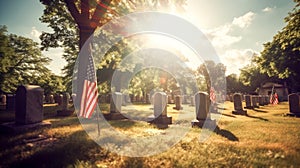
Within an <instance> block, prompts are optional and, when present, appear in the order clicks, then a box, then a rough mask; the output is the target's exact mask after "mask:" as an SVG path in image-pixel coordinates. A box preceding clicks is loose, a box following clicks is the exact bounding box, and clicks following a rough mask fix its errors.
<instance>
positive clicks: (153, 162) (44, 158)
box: [0, 102, 300, 167]
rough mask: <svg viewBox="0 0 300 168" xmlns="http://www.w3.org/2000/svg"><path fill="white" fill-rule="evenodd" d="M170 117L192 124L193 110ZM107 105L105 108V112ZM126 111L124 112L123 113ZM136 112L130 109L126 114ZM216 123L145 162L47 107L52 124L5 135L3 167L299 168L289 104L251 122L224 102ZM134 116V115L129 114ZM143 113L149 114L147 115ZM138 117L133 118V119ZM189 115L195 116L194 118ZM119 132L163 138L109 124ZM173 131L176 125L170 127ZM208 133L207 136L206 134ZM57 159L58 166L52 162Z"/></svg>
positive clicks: (299, 137) (298, 127)
mask: <svg viewBox="0 0 300 168" xmlns="http://www.w3.org/2000/svg"><path fill="white" fill-rule="evenodd" d="M173 106H174V105H169V107H168V112H169V113H168V115H170V116H172V117H173V118H174V119H175V120H177V121H179V120H187V121H188V119H189V118H193V116H194V112H193V109H194V107H190V106H188V105H185V106H183V110H181V111H177V110H174V109H172V107H173ZM107 107H108V105H104V106H103V108H106V109H107ZM149 107H150V106H149V105H137V106H134V109H135V110H136V111H135V112H136V113H138V112H139V113H142V114H141V115H143V117H147V116H148V114H153V110H151V109H150V108H149ZM122 108H123V107H122ZM130 108H131V109H132V108H133V107H130V106H127V107H124V108H123V109H124V110H125V111H126V109H130ZM224 108H225V110H222V111H221V112H222V114H224V115H222V117H221V118H220V119H219V120H218V127H219V130H218V131H217V130H215V131H213V132H212V134H211V136H210V137H209V138H208V139H207V140H206V141H203V142H200V141H199V136H200V134H201V133H202V131H204V130H203V129H201V128H191V129H190V131H189V132H188V133H187V134H186V136H185V137H184V138H183V139H182V140H180V142H179V143H178V144H176V145H175V146H173V147H172V148H171V149H170V150H168V151H166V152H163V153H160V154H157V155H154V156H150V157H141V158H130V157H124V156H118V155H117V154H116V153H111V152H109V151H107V150H105V149H103V148H101V147H99V146H98V145H97V144H96V143H95V142H94V141H92V140H91V139H90V138H89V136H88V135H87V134H86V132H85V131H84V130H83V129H82V126H81V125H80V123H79V121H78V119H77V117H76V115H73V116H70V117H57V116H56V115H55V114H56V107H55V106H47V107H45V115H46V116H45V119H46V120H47V121H49V122H51V123H52V126H51V127H50V128H42V129H37V130H33V131H31V132H27V133H22V134H17V135H14V134H12V135H11V134H3V135H1V138H0V142H1V144H0V145H1V146H0V147H1V148H0V151H1V152H0V160H1V163H0V165H3V166H17V167H18V166H19V167H24V166H31V167H32V166H35V167H43V166H44V167H67V166H75V167H76V166H77V167H272V166H273V167H290V166H293V167H299V166H300V144H299V142H300V118H293V117H284V116H283V115H282V114H283V113H286V112H288V104H287V103H286V102H283V103H280V104H279V105H276V106H273V105H268V106H263V107H260V108H259V109H254V110H249V109H247V112H248V116H240V115H233V114H232V113H231V112H232V110H233V104H232V103H231V102H225V104H224ZM130 112H134V111H129V113H130ZM143 112H144V113H145V114H143ZM133 114H135V113H132V115H133ZM190 114H191V115H190ZM0 117H1V120H0V121H1V122H3V121H4V120H11V117H12V114H11V113H7V112H4V111H1V114H0ZM109 123H110V124H111V125H112V126H113V127H114V128H115V129H116V130H118V131H120V132H121V133H123V134H127V135H130V136H136V137H140V136H141V137H143V136H145V137H146V136H155V135H157V134H161V133H162V132H164V131H165V130H164V129H159V128H157V127H155V126H154V125H151V124H148V123H147V122H144V121H130V120H123V121H109ZM171 126H172V125H171ZM206 131H209V130H206ZM38 135H43V136H45V137H48V139H47V140H46V141H41V142H33V143H32V144H28V143H25V142H24V140H26V139H30V138H34V137H37V136H38ZM49 158H56V159H54V160H56V162H54V161H53V159H49Z"/></svg>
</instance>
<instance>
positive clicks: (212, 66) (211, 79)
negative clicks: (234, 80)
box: [196, 61, 226, 92]
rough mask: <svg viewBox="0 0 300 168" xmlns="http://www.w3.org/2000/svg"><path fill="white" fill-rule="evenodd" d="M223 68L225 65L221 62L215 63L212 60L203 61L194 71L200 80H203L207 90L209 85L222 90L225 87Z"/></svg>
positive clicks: (224, 68)
mask: <svg viewBox="0 0 300 168" xmlns="http://www.w3.org/2000/svg"><path fill="white" fill-rule="evenodd" d="M225 70H226V67H225V65H224V64H222V63H218V64H216V63H215V62H214V61H205V63H203V64H201V65H200V66H199V67H198V69H197V72H196V73H197V74H198V76H199V77H200V78H201V79H202V80H203V79H204V80H205V83H206V91H207V92H209V90H210V88H211V87H213V88H214V89H215V90H217V91H223V89H226V88H225V86H226V83H225V82H226V81H225ZM223 87H224V88H223Z"/></svg>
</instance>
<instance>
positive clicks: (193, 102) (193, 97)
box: [191, 96, 195, 106]
mask: <svg viewBox="0 0 300 168" xmlns="http://www.w3.org/2000/svg"><path fill="white" fill-rule="evenodd" d="M191 106H195V96H191Z"/></svg>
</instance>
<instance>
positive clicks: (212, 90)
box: [209, 87, 216, 103]
mask: <svg viewBox="0 0 300 168" xmlns="http://www.w3.org/2000/svg"><path fill="white" fill-rule="evenodd" d="M209 98H210V100H211V101H212V102H213V103H215V102H216V94H215V90H214V88H213V87H211V88H210V93H209Z"/></svg>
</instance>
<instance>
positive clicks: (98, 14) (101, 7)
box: [91, 0, 112, 24]
mask: <svg viewBox="0 0 300 168" xmlns="http://www.w3.org/2000/svg"><path fill="white" fill-rule="evenodd" d="M111 1H112V0H106V4H103V3H102V2H101V1H99V2H98V3H97V7H96V10H95V12H94V14H93V16H92V19H91V20H92V21H93V22H96V24H98V23H99V21H100V19H101V18H102V17H103V16H104V14H105V13H106V11H107V9H108V6H109V5H110V3H111Z"/></svg>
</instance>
